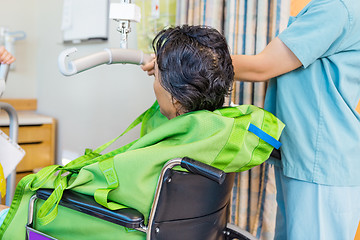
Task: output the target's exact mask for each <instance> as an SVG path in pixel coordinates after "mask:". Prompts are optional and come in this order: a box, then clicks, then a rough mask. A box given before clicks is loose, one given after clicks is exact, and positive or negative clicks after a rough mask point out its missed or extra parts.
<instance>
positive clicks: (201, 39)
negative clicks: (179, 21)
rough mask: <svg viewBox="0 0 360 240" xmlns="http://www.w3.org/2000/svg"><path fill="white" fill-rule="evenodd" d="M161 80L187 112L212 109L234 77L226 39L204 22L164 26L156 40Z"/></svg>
mask: <svg viewBox="0 0 360 240" xmlns="http://www.w3.org/2000/svg"><path fill="white" fill-rule="evenodd" d="M152 45H153V48H154V51H155V53H156V58H157V64H158V68H159V72H160V84H161V85H162V86H163V88H164V89H165V90H166V91H168V92H169V93H170V94H171V95H172V97H173V98H175V99H176V100H177V101H178V102H179V103H180V104H181V105H182V107H183V109H182V110H183V111H184V112H191V111H196V110H203V109H205V110H210V111H213V110H215V109H217V108H220V107H222V106H223V104H224V98H225V96H226V95H228V94H229V92H230V90H231V87H232V83H233V80H234V69H233V65H232V61H231V57H230V53H229V49H228V45H227V43H226V39H225V38H224V37H223V36H222V35H221V34H220V33H219V32H218V31H217V30H216V29H213V28H210V27H204V26H188V25H183V26H181V27H179V26H178V27H173V28H168V29H164V30H162V31H161V32H159V33H158V34H157V36H156V37H155V38H154V40H153V43H152Z"/></svg>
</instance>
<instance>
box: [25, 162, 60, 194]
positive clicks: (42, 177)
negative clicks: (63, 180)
mask: <svg viewBox="0 0 360 240" xmlns="http://www.w3.org/2000/svg"><path fill="white" fill-rule="evenodd" d="M61 167H62V166H60V165H51V166H47V167H44V168H42V169H41V170H40V171H39V172H38V173H36V175H35V178H33V179H32V181H31V183H30V185H29V188H30V190H31V191H36V190H38V189H39V188H41V187H42V186H43V185H44V184H45V183H46V182H47V181H48V179H49V178H50V177H52V176H53V175H54V174H55V172H56V171H57V170H58V169H60V168H61Z"/></svg>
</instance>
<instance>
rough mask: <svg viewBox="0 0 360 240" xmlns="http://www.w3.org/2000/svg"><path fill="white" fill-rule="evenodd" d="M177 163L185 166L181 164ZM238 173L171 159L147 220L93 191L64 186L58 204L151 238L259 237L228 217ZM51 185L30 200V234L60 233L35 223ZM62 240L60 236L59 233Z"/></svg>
mask: <svg viewBox="0 0 360 240" xmlns="http://www.w3.org/2000/svg"><path fill="white" fill-rule="evenodd" d="M179 166H180V167H181V168H183V169H186V170H187V171H179V170H177V169H178V168H179ZM234 177H235V173H224V172H223V171H221V170H219V169H217V168H214V167H212V166H209V165H207V164H204V163H201V162H198V161H195V160H193V159H190V158H187V157H184V158H176V159H172V160H170V161H168V162H167V163H166V164H165V165H164V167H163V168H162V171H161V173H160V177H159V179H158V185H157V188H156V192H155V196H154V201H153V203H152V208H151V212H150V215H149V219H148V221H147V223H148V224H147V225H145V219H144V216H143V214H142V213H140V212H139V211H137V210H136V209H132V208H123V209H119V210H116V211H111V210H109V209H107V208H105V207H103V206H101V205H99V204H98V203H96V202H95V200H94V198H93V197H92V196H87V195H83V194H80V193H77V192H74V191H71V190H65V192H64V194H63V197H62V199H61V201H60V203H59V205H61V206H63V207H66V208H69V209H72V210H74V211H79V212H82V213H85V214H87V215H90V216H89V217H96V218H100V219H102V220H104V221H108V222H111V223H115V224H118V225H120V226H123V227H125V228H128V229H135V230H136V231H140V232H144V233H145V234H146V239H147V240H150V239H151V240H184V239H188V240H220V239H221V240H231V239H241V240H255V239H256V238H255V237H254V236H252V235H251V234H250V233H249V232H247V231H244V230H241V229H239V228H238V227H236V226H234V225H232V224H229V223H227V221H228V219H229V203H230V196H231V190H232V187H233V183H234ZM51 193H52V190H51V189H39V190H38V191H37V192H36V194H35V195H34V196H32V198H31V199H30V202H29V215H28V223H27V226H26V229H27V239H28V240H33V239H44V240H45V239H57V238H54V237H51V236H49V235H48V234H47V233H46V232H40V231H38V230H36V229H35V227H34V226H35V224H34V222H35V220H34V219H35V218H36V216H35V213H36V204H37V201H38V199H42V200H46V199H47V198H48V197H49V196H50V194H51ZM59 240H61V238H59Z"/></svg>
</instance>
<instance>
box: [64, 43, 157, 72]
mask: <svg viewBox="0 0 360 240" xmlns="http://www.w3.org/2000/svg"><path fill="white" fill-rule="evenodd" d="M76 51H77V49H76V48H69V49H65V50H64V51H62V52H61V53H60V55H59V57H58V65H59V69H60V72H61V73H62V74H63V75H65V76H71V75H75V74H77V73H80V72H82V71H86V70H88V69H91V68H93V67H96V66H99V65H101V64H115V63H130V64H136V65H140V64H146V63H148V62H149V61H151V59H152V57H151V56H150V55H149V54H144V53H143V52H142V51H141V50H135V49H116V48H110V49H104V51H101V52H97V53H93V54H90V55H88V56H85V57H82V58H79V59H76V60H73V61H67V57H68V56H69V55H70V54H72V53H75V52H76Z"/></svg>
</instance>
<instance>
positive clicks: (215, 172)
mask: <svg viewBox="0 0 360 240" xmlns="http://www.w3.org/2000/svg"><path fill="white" fill-rule="evenodd" d="M181 167H182V168H185V169H186V170H188V171H189V172H191V173H195V174H199V175H202V176H204V177H206V178H209V179H211V180H213V181H215V182H217V183H219V184H222V183H223V182H224V180H225V176H226V173H225V172H224V171H222V170H220V169H217V168H215V167H212V166H210V165H207V164H205V163H202V162H198V161H196V160H194V159H191V158H187V157H184V158H183V159H182V161H181Z"/></svg>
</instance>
